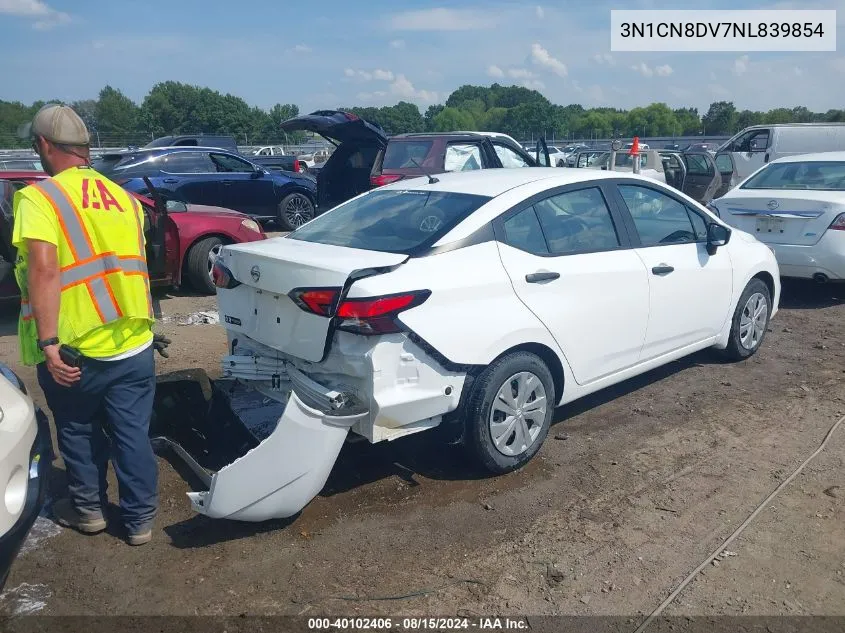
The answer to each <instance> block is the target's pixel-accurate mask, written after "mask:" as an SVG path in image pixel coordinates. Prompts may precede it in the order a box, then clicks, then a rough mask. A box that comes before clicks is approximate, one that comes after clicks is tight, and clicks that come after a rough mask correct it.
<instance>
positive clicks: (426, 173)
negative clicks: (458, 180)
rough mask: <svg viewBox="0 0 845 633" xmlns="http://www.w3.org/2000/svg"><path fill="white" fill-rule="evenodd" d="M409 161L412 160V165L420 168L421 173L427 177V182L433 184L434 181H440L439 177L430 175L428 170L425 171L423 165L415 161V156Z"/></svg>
mask: <svg viewBox="0 0 845 633" xmlns="http://www.w3.org/2000/svg"><path fill="white" fill-rule="evenodd" d="M411 162H412V163H414V165H416V166H417V167H418V168H419V170H420V171H421V172H422V173H424V174H425V175H426V176H427V177H428V184H430V185H433V184H434V183H436V182H440V179H439V178H435V177H434V176H432V175H431V174H430V173H428V172H427V171H426V169H425V167H423V166H422V165H420V164H419V163H418V162H417V159H416V158H412V159H411Z"/></svg>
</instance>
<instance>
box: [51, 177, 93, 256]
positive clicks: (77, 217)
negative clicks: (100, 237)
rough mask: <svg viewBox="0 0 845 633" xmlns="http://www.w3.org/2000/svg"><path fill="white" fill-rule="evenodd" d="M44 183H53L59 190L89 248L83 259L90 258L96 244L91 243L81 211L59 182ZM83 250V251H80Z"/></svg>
mask: <svg viewBox="0 0 845 633" xmlns="http://www.w3.org/2000/svg"><path fill="white" fill-rule="evenodd" d="M44 182H51V183H53V184H54V185H55V186H56V189H58V190H59V192H60V193H61V195H62V197H63V198H64V201H65V202H66V203H67V206H68V210H69V211H70V212H71V214H72V216H73V219H74V220H75V223H76V224H78V225H79V232H80V233H81V236H80V237H81V238H82V239H84V240H85V245H86V246H87V247H88V253H87V254H85V255H83V257H88V256H90V255H93V254H94V253H95V249H94V243H93V242H92V241H91V236H90V235H88V229H86V228H85V223H84V222H83V221H82V216H81V215H79V210H78V209H77V208H76V205H75V204H74V203H73V199H72V198H71V197H70V196H69V195H68V193H67V191H66V190H65V188H64V187H63V186H62V184H61V183H60V182H58V181H57V180H53V179H51V180H48V181H44ZM80 250H81V249H80Z"/></svg>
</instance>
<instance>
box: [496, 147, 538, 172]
mask: <svg viewBox="0 0 845 633" xmlns="http://www.w3.org/2000/svg"><path fill="white" fill-rule="evenodd" d="M492 144H493V150H494V151H495V152H496V156H498V157H499V161H500V162H501V163H502V167H504V168H506V169H511V168H515V167H534V161H533V160H532V159H531V157H530V156H528V155H527V154H524V153H523V152H519V151H517V150H516V149H514V148H511V147H509V146H507V145H505V144H504V143H501V142H499V141H492Z"/></svg>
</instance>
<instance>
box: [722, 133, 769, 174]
mask: <svg viewBox="0 0 845 633" xmlns="http://www.w3.org/2000/svg"><path fill="white" fill-rule="evenodd" d="M772 131H773V130H771V129H770V128H757V129H754V130H749V131H748V132H746V133H745V134H742V135H741V136H739V137H738V138H737V139H736V140H735V141H734V142H733V143H732V144H731V145H730V147H729V148H727V151H729V152H730V153H731V155H732V157H733V160H734V164H735V166H736V173H737V176H738V178H739V179H740V180H744V179H745V178H747V177H748V176H750V175H751V174H753V173H754V172H755V171H757V170H758V169H760V167H762V166H763V165H765V164H766V163H768V162H769V148H770V147H771V145H772Z"/></svg>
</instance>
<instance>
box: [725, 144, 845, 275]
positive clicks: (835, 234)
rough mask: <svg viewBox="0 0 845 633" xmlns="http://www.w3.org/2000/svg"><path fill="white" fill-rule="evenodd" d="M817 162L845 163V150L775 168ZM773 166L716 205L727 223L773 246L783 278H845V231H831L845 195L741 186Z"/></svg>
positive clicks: (793, 158)
mask: <svg viewBox="0 0 845 633" xmlns="http://www.w3.org/2000/svg"><path fill="white" fill-rule="evenodd" d="M843 129H845V128H843ZM814 161H819V162H827V161H833V162H843V163H845V152H826V153H821V154H805V155H801V156H789V157H787V158H782V159H780V160H777V161H775V162H773V163H771V165H781V164H784V163H804V162H814ZM768 168H769V166H765V167H763V168H762V169H759V170H757V171H756V172H755V173H754V174H751V176H749V177H748V178H746V179H745V180H744V181H743V182H742V183H740V184H739V185H738V186H737V187H734V188H733V189H731V190H730V191H728V192H727V193H726V194H725V195H724V196H722V197H721V198H718V199H717V200H714V201H712V202H711V205H712V206H714V207H715V208H716V209H718V211H719V214H720V216H721V218H722V219H723V220H724V221H725V222H726V223H728V224H729V225H731V226H734V227H737V228H739V229H741V230H743V231H745V232H747V233H750V234H753V235H754V236H755V237H756V238H757V239H759V240H760V241H761V242H763V243H765V244H768V245H769V247H770V248H771V249H772V250H773V251H774V253H775V256H776V258H777V261H778V264H779V266H780V272H781V275H783V276H784V277H796V278H803V279H812V278H813V277H815V276H818V275H824V276H825V277H827V278H828V279H830V280H837V281H838V280H845V231H842V230H832V229H830V228H829V227H830V226H831V224H832V223H833V222H834V221H835V220H836V218H837V217H838V216H840V215H841V214H843V213H845V191H833V190H823V189H815V190H813V189H743V188H742V186H743V185H744V184H745V183H746V182H748V181H749V180H750V179H751V178H752V177H753V176H755V175H756V174H758V173H760V172H762V171H764V170H765V169H768Z"/></svg>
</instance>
